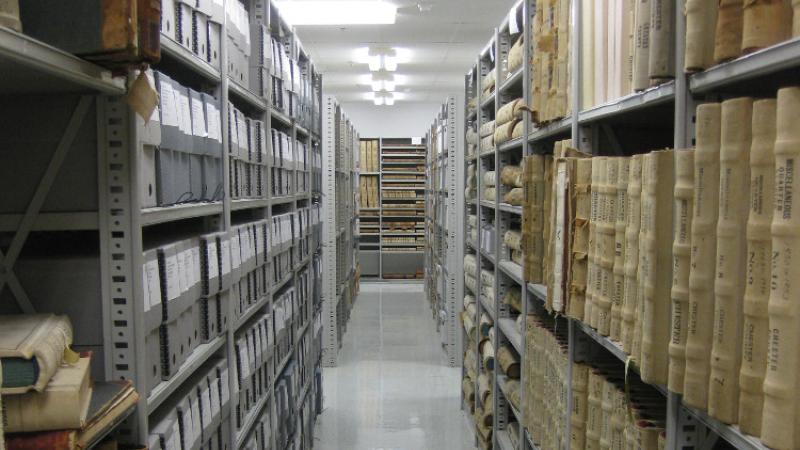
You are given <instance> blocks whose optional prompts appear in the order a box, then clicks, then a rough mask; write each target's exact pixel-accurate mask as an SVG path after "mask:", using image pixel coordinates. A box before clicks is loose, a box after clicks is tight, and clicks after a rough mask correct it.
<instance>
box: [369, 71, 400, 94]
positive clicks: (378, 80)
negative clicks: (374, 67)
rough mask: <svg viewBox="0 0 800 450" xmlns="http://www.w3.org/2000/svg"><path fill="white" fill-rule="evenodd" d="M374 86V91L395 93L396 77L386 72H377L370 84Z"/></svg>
mask: <svg viewBox="0 0 800 450" xmlns="http://www.w3.org/2000/svg"><path fill="white" fill-rule="evenodd" d="M370 84H371V85H372V90H373V91H376V92H377V91H389V92H392V91H394V89H395V87H396V83H395V81H394V75H392V74H391V73H389V72H386V71H380V72H375V73H373V74H372V81H371V82H370Z"/></svg>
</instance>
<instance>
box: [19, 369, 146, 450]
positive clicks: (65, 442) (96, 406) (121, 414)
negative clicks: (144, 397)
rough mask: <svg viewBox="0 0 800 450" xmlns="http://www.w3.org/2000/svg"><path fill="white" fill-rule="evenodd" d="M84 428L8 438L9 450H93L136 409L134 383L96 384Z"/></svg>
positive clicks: (136, 398)
mask: <svg viewBox="0 0 800 450" xmlns="http://www.w3.org/2000/svg"><path fill="white" fill-rule="evenodd" d="M91 397H92V398H91V401H90V403H89V410H88V414H87V417H86V422H85V423H84V425H83V427H82V428H79V429H70V430H56V431H41V432H37V433H13V434H7V435H6V444H7V448H8V450H41V449H59V450H84V449H88V448H91V447H92V446H94V445H95V444H97V442H99V441H100V440H101V439H103V437H105V436H106V435H107V434H108V432H109V431H111V430H112V429H113V428H114V427H116V426H117V425H118V424H119V423H120V422H122V421H123V420H125V418H126V417H128V415H129V414H130V413H131V412H133V410H134V409H135V408H136V403H137V402H138V401H139V394H137V393H136V391H135V390H134V389H133V384H132V383H131V381H129V380H126V381H108V382H95V383H94V386H93V389H92V396H91Z"/></svg>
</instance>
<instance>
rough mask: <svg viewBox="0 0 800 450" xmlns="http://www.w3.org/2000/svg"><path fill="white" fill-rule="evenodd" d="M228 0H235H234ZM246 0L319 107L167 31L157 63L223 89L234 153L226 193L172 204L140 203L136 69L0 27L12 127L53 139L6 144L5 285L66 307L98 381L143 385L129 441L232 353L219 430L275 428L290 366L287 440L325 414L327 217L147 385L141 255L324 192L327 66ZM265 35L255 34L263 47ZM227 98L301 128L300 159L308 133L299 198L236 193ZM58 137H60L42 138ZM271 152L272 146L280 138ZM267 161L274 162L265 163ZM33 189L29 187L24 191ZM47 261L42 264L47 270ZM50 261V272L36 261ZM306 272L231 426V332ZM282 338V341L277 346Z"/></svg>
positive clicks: (267, 215)
mask: <svg viewBox="0 0 800 450" xmlns="http://www.w3.org/2000/svg"><path fill="white" fill-rule="evenodd" d="M165 1H171V0H165ZM227 1H233V0H227ZM220 3H222V7H223V10H225V1H222V2H220ZM244 5H245V7H246V9H247V10H248V11H249V13H250V21H251V23H252V24H254V25H255V24H261V25H264V26H265V27H266V29H267V30H269V32H270V34H271V35H272V36H273V37H276V38H277V39H279V41H280V43H281V44H282V46H283V51H285V52H286V53H287V55H289V56H290V57H291V58H292V59H294V60H296V61H298V68H299V70H300V71H301V72H302V73H303V74H305V75H306V76H307V77H308V79H309V80H311V85H312V86H313V89H312V92H313V94H311V93H310V95H311V97H312V103H313V106H311V107H310V109H309V110H308V111H306V113H304V114H301V113H300V112H298V113H297V114H296V115H295V116H294V117H290V116H288V115H286V114H285V113H283V112H281V111H279V110H278V109H276V108H275V107H274V106H273V105H272V104H271V101H270V98H269V96H270V93H269V92H265V97H262V96H260V95H259V94H257V93H255V92H251V91H250V90H249V89H248V88H246V87H243V86H241V85H239V84H237V83H236V82H235V81H233V80H232V79H231V77H230V75H229V73H228V67H227V64H225V63H222V62H220V64H219V66H213V65H211V64H210V63H207V62H205V61H204V60H202V59H200V58H199V57H198V56H196V55H195V54H194V53H192V52H191V51H190V50H189V49H187V48H185V47H183V46H182V45H180V44H179V43H177V42H175V41H173V40H172V39H170V38H169V37H167V36H166V35H163V34H162V35H161V42H162V62H161V63H160V64H158V65H156V66H155V70H159V71H163V72H164V73H166V74H168V75H170V76H174V77H175V78H176V79H178V80H180V81H181V82H183V83H184V84H185V85H190V86H192V87H194V88H196V89H198V90H202V91H203V92H206V93H209V94H211V95H213V96H214V97H215V98H216V99H218V100H219V104H220V106H221V111H220V113H221V114H220V118H221V126H220V128H221V136H220V138H221V141H222V153H221V154H220V157H221V159H222V161H223V165H224V169H223V170H222V173H221V177H222V186H223V187H224V189H223V191H224V192H223V193H222V194H221V195H220V197H221V198H220V199H219V200H217V201H212V202H197V203H188V204H180V205H175V206H166V207H142V206H141V205H143V202H142V195H143V194H144V192H145V190H144V189H145V186H144V185H143V183H144V181H143V174H144V172H143V171H144V170H145V167H146V163H145V161H144V160H143V151H142V147H143V140H144V135H145V134H147V133H148V130H147V126H146V125H145V123H144V121H143V120H142V119H141V118H138V116H136V115H135V114H134V113H133V112H132V111H131V110H130V109H129V108H128V106H127V103H126V102H125V94H126V92H127V88H126V85H127V82H128V81H132V79H133V78H134V77H135V75H136V74H135V73H130V74H128V78H129V79H126V77H124V76H122V77H114V76H112V74H111V72H109V71H107V70H105V69H102V68H101V67H99V66H97V65H94V64H92V63H89V62H86V61H84V60H81V59H79V58H76V57H74V56H73V55H70V54H67V53H65V52H63V51H61V50H58V49H56V48H53V47H51V46H49V45H46V44H43V43H41V42H39V41H37V40H35V39H32V38H30V37H28V36H26V35H24V34H20V33H16V32H13V31H10V30H8V29H6V28H3V27H0V95H2V96H4V97H5V96H8V97H7V98H5V99H4V100H5V101H4V102H3V104H4V105H6V106H5V107H3V108H0V109H2V112H0V114H2V115H3V116H4V117H5V118H6V119H7V120H10V121H6V123H17V124H18V125H20V128H18V129H19V130H20V135H19V137H20V138H21V139H22V141H23V142H24V141H29V142H31V141H33V140H39V141H40V142H44V144H39V147H41V148H36V149H33V148H32V149H31V150H33V151H32V152H30V153H25V154H23V153H19V152H16V151H15V152H5V153H4V155H0V159H5V160H7V163H8V164H6V163H3V164H4V165H6V167H11V165H13V166H14V171H15V172H16V173H17V175H15V176H11V175H8V176H5V175H4V178H5V179H6V180H7V182H8V183H12V184H13V185H15V186H16V187H17V189H7V190H6V192H17V193H18V194H19V195H16V196H12V195H9V196H5V197H4V198H3V200H2V201H0V209H1V210H2V213H0V228H2V233H4V235H3V239H4V240H5V241H6V242H10V247H9V248H8V250H7V251H6V252H5V253H4V254H3V255H2V258H4V266H5V271H4V272H5V275H4V276H3V277H2V281H0V286H5V285H6V284H7V285H8V287H9V289H7V290H5V291H4V290H3V288H2V287H0V309H2V311H3V312H34V311H38V312H59V313H63V314H68V315H69V316H70V318H71V320H72V321H73V324H74V328H75V330H76V342H75V344H76V346H77V347H78V348H81V349H83V348H85V349H91V350H94V351H95V353H94V355H95V357H94V359H93V361H94V364H93V377H94V378H95V379H105V380H117V379H129V380H132V381H133V382H134V385H135V387H136V389H137V391H138V392H139V393H140V401H139V404H138V407H137V410H136V412H135V414H133V415H132V416H131V417H130V418H129V419H128V420H126V421H125V422H124V423H123V424H122V425H121V426H119V427H118V428H117V429H116V431H115V432H116V434H118V435H119V436H120V438H121V440H122V441H123V442H131V443H139V444H147V443H148V435H149V433H150V432H151V431H152V427H153V422H152V420H151V419H152V418H153V417H155V416H161V415H163V414H162V413H163V412H164V411H163V410H164V408H166V407H167V405H170V406H169V407H170V408H172V407H174V403H175V401H176V398H177V397H178V396H179V395H184V394H181V393H182V392H185V391H186V390H187V389H188V386H187V383H189V382H191V380H193V379H196V376H197V375H198V370H200V369H201V368H207V367H208V365H209V364H211V362H212V361H220V360H222V359H223V358H224V360H225V361H227V366H226V367H227V370H228V372H229V373H230V374H231V376H230V377H229V379H228V380H229V385H228V386H226V387H224V388H223V389H224V390H225V391H227V392H229V393H231V398H230V411H231V413H230V416H229V417H228V418H224V419H223V420H224V421H226V422H228V425H227V426H226V427H224V429H225V430H228V432H229V434H227V435H225V436H223V437H222V440H223V443H224V444H225V445H226V447H225V448H234V449H238V448H242V447H244V446H245V445H249V441H250V440H251V438H252V437H253V436H254V433H255V427H254V425H255V424H256V423H258V422H259V421H261V419H262V416H263V417H267V416H266V415H267V414H268V415H269V420H270V421H271V425H272V426H271V429H272V430H275V429H276V428H275V426H276V420H277V418H276V406H275V402H274V401H271V400H272V399H274V398H275V395H274V390H275V386H276V384H277V380H278V378H279V376H280V375H281V373H282V372H283V369H284V368H286V367H288V366H303V367H302V368H301V369H299V373H301V376H300V378H301V380H300V382H301V384H302V386H303V389H302V390H301V391H298V392H296V394H297V396H296V397H295V398H293V402H295V403H296V405H295V407H294V408H293V411H297V412H298V416H297V417H294V416H293V417H291V418H289V420H297V427H296V431H295V432H294V433H293V434H292V435H291V436H287V437H286V438H287V439H288V440H290V441H292V442H295V443H296V444H298V447H297V448H311V444H312V439H311V437H312V435H313V422H314V417H315V416H316V413H314V414H310V415H308V414H307V415H305V416H304V418H305V419H306V420H305V421H304V422H302V423H301V422H300V416H301V415H302V414H300V411H301V410H303V411H316V412H319V411H317V406H316V405H317V404H318V401H317V397H319V396H321V393H320V392H318V389H317V386H318V383H317V382H315V380H316V375H317V372H318V370H317V368H318V367H319V360H320V352H321V350H322V348H321V345H322V342H321V340H322V333H321V316H320V308H319V306H321V304H320V301H319V297H320V295H321V293H320V290H319V287H320V286H321V271H320V260H321V257H322V255H323V253H322V250H321V245H320V244H321V229H320V226H319V223H313V222H310V223H306V225H307V226H308V227H307V228H305V229H304V231H303V233H302V235H301V234H299V231H298V235H297V236H296V237H295V240H294V241H293V242H292V244H291V246H290V247H288V248H287V250H285V251H288V252H290V253H291V254H292V263H291V265H290V267H289V270H288V272H287V273H286V276H285V277H284V278H283V280H281V282H280V283H269V285H270V286H269V289H267V294H263V295H261V296H260V298H259V299H258V301H256V302H254V303H253V304H251V305H250V307H249V308H248V309H247V310H246V311H245V312H243V314H241V315H240V317H239V318H238V320H233V319H234V318H236V317H237V313H236V312H235V309H234V308H235V305H234V302H232V301H231V302H229V303H227V308H228V310H226V311H220V314H222V315H223V316H224V317H226V318H230V319H231V321H230V322H228V323H227V326H226V330H225V331H224V332H222V333H221V334H220V335H219V336H216V337H215V338H213V339H210V340H209V341H208V342H207V343H204V344H200V345H198V346H197V347H196V348H195V350H194V351H193V352H192V353H191V354H190V355H188V357H187V358H186V360H185V361H184V362H183V363H182V364H181V365H180V367H179V368H178V369H177V370H176V372H175V373H174V374H173V375H172V376H171V377H170V378H169V379H168V380H163V381H161V382H160V383H158V384H157V385H156V386H155V387H153V388H152V390H150V392H149V395H148V394H147V392H148V387H147V385H146V383H147V379H148V376H147V367H146V360H147V357H146V352H147V350H148V349H147V347H146V345H145V339H146V337H145V333H146V330H145V314H144V309H143V308H142V305H143V304H144V303H145V292H144V290H145V288H144V282H145V281H144V275H143V264H144V258H143V251H144V250H146V249H149V248H153V246H157V245H162V244H164V243H169V242H174V241H176V240H180V239H186V238H189V237H196V236H198V235H199V234H202V233H211V232H230V230H231V229H232V227H234V226H238V225H243V224H251V223H254V222H257V221H262V220H266V221H267V223H269V221H270V219H271V218H272V217H274V216H275V215H277V214H281V213H295V212H297V211H300V210H309V211H310V210H313V209H315V208H317V207H318V206H315V205H319V204H320V203H321V199H322V173H321V166H320V164H319V163H321V161H322V154H321V136H320V135H321V128H322V123H321V119H320V112H321V109H322V96H321V91H322V76H321V75H320V74H319V73H318V72H317V71H316V69H315V68H314V65H313V63H312V62H311V61H310V59H309V57H308V54H307V53H306V52H305V51H304V50H303V48H302V45H301V44H300V41H299V39H298V37H297V35H296V33H295V30H294V29H293V28H292V27H291V26H290V25H288V24H287V23H286V22H285V21H283V20H282V19H281V17H280V14H279V12H278V11H277V8H276V7H275V5H273V4H271V3H270V2H269V0H248V1H246V2H244ZM222 17H223V20H222V23H221V28H220V31H221V33H220V36H221V39H222V41H221V44H222V45H221V48H220V53H221V54H220V55H219V56H220V57H219V59H218V60H219V61H226V56H227V55H226V52H227V51H226V45H225V41H224V40H225V39H226V36H227V34H226V29H227V26H228V25H229V24H227V23H226V20H225V19H224V17H225V14H224V13H223V14H222ZM257 42H258V41H257V39H253V45H257ZM12 96H13V97H12ZM229 101H230V102H231V103H232V104H233V105H234V106H236V107H237V108H239V109H241V110H242V111H243V112H245V113H246V114H247V115H248V117H251V118H254V119H258V120H261V121H263V123H264V124H265V126H266V128H267V134H269V130H270V129H271V128H272V127H273V126H275V127H282V129H283V130H284V131H285V132H286V133H287V134H289V135H290V136H291V137H292V152H293V153H294V154H295V158H294V159H295V160H296V161H297V160H298V158H297V157H298V156H301V155H300V149H301V147H300V143H302V144H305V148H306V149H307V153H305V154H304V155H303V156H304V158H303V159H304V160H305V161H306V164H305V165H304V166H302V165H301V164H299V163H298V164H297V165H296V166H295V167H293V169H292V171H291V177H292V179H293V185H294V191H293V193H292V195H290V196H289V197H287V198H281V199H277V198H273V197H272V196H271V190H270V189H269V186H270V183H269V180H270V179H271V177H270V176H269V175H267V177H266V180H267V182H266V186H265V188H266V189H264V191H263V195H261V196H260V197H257V198H247V199H232V196H231V192H230V190H229V189H227V187H228V186H230V177H231V172H230V170H229V164H228V163H229V156H228V155H229V146H228V117H229V116H228V109H229V107H228V102H229ZM20 105H27V106H23V107H20ZM312 110H313V111H312ZM273 119H275V120H273ZM37 125H38V126H37ZM23 126H24V127H23ZM62 133H63V134H62ZM34 136H35V138H34ZM42 138H44V139H42ZM50 143H52V147H53V149H50V148H48V147H49V144H50ZM15 145H17V144H15ZM267 148H268V149H269V150H268V152H269V154H270V155H271V154H272V146H271V142H269V143H267ZM40 150H41V151H40ZM48 152H50V153H48ZM8 158H11V159H8ZM12 160H13V161H12ZM12 162H13V164H12ZM9 164H11V165H9ZM269 168H270V166H269V165H266V166H265V169H266V170H267V172H269ZM301 186H306V187H305V188H301ZM28 193H30V194H31V196H30V198H26V197H27V196H28ZM6 238H7V239H6ZM70 243H71V244H70ZM54 248H58V250H54ZM43 249H46V250H43ZM268 252H269V250H268ZM270 256H274V255H272V254H269V253H268V254H267V256H266V258H267V259H269V257H270ZM40 264H44V266H39V267H37V265H40ZM268 264H269V263H268ZM43 267H48V268H49V269H48V270H42V268H43ZM301 278H302V279H303V280H304V281H303V283H306V281H305V280H306V279H307V278H308V280H309V281H307V286H308V289H307V290H304V293H303V294H302V297H303V298H302V300H303V301H302V302H300V303H298V304H301V303H302V307H301V308H300V309H299V310H298V311H297V313H296V314H295V315H294V316H293V318H292V321H290V322H289V327H290V328H289V329H290V331H291V333H290V334H291V338H289V337H287V338H286V339H287V347H286V348H285V349H284V351H283V353H284V356H283V357H282V361H281V362H279V361H274V365H272V366H270V367H271V368H272V370H273V371H274V373H272V374H270V377H269V378H270V380H272V384H271V385H270V386H268V387H265V388H264V390H263V395H262V396H261V397H260V398H259V400H258V402H257V404H256V405H255V406H254V407H252V408H251V409H250V412H249V413H248V414H247V418H246V420H245V422H244V424H243V426H242V427H240V428H239V429H238V430H237V427H236V426H235V424H234V412H233V411H235V410H236V408H237V406H238V399H237V398H236V396H235V395H233V393H234V392H237V391H238V390H239V388H238V387H236V386H235V384H234V383H235V377H234V376H233V374H235V373H236V356H235V350H234V346H235V339H236V336H237V335H238V333H239V332H240V331H242V330H243V329H244V326H246V325H248V324H251V323H252V321H251V320H250V319H251V318H253V317H255V316H256V315H264V314H266V315H269V314H271V313H272V312H273V300H274V298H273V297H277V296H278V294H279V293H281V292H285V289H286V287H288V286H293V287H295V288H297V290H298V292H299V291H300V289H301ZM197 302H198V303H199V300H197ZM273 350H274V351H277V349H270V350H269V352H270V353H271V352H272V351H273ZM194 383H196V381H194ZM309 393H313V395H309ZM312 416H313V417H312ZM275 435H276V433H272V434H271V436H272V437H271V438H269V441H268V442H264V443H265V444H266V445H267V446H268V448H273V449H275V448H278V443H277V442H276V441H275ZM262 437H263V436H262ZM259 439H261V438H259ZM281 448H282V446H281Z"/></svg>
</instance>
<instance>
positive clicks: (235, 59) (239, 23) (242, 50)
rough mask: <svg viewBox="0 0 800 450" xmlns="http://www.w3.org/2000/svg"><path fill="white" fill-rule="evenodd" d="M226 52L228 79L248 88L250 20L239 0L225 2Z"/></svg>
mask: <svg viewBox="0 0 800 450" xmlns="http://www.w3.org/2000/svg"><path fill="white" fill-rule="evenodd" d="M225 17H226V18H227V20H228V22H227V27H226V30H227V36H226V39H225V46H226V49H227V51H228V61H227V64H228V77H229V78H230V79H231V80H233V81H234V82H235V83H236V84H238V85H239V86H241V87H243V88H245V89H249V88H250V49H251V46H250V18H249V14H248V12H247V9H245V6H244V4H243V3H242V2H241V0H228V1H226V2H225Z"/></svg>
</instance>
